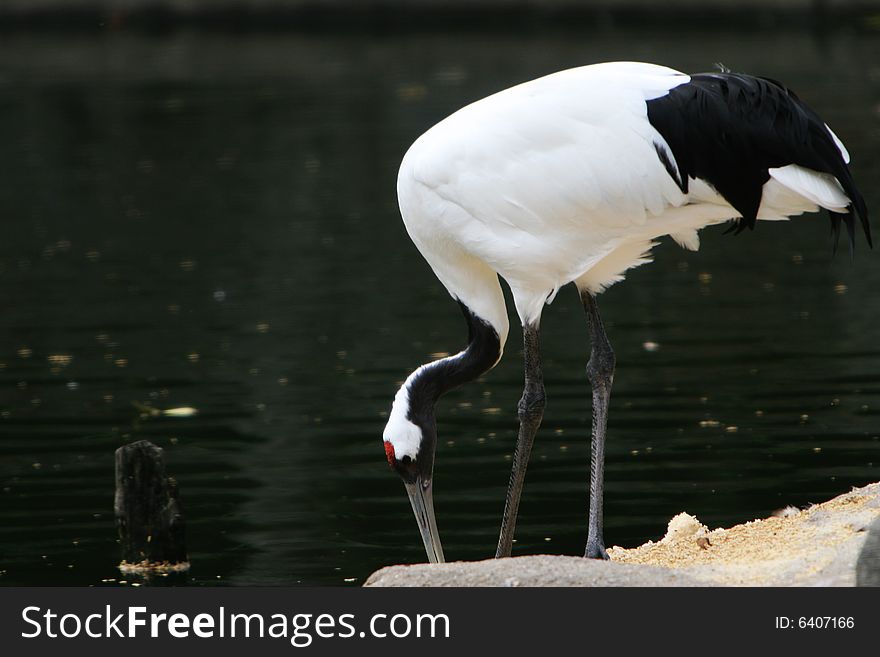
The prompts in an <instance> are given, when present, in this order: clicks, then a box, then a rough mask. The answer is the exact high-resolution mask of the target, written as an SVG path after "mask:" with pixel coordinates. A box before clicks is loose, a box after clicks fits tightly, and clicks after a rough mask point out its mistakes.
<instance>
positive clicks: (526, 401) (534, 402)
mask: <svg viewBox="0 0 880 657" xmlns="http://www.w3.org/2000/svg"><path fill="white" fill-rule="evenodd" d="M545 405H546V398H545V396H544V389H543V387H542V388H539V389H531V390H528V389H527V390H526V392H525V393H524V394H523V396H522V399H520V400H519V404H517V408H516V410H517V415H518V416H519V419H520V420H521V421H522V420H540V419H541V418H542V417H543V416H544V406H545Z"/></svg>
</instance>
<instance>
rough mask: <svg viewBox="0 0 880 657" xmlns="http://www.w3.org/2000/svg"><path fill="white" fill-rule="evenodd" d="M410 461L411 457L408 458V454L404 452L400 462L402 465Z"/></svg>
mask: <svg viewBox="0 0 880 657" xmlns="http://www.w3.org/2000/svg"><path fill="white" fill-rule="evenodd" d="M411 461H412V458H410V455H409V454H404V455H403V458H402V459H400V462H401V463H403V464H404V465H409V464H410V462H411Z"/></svg>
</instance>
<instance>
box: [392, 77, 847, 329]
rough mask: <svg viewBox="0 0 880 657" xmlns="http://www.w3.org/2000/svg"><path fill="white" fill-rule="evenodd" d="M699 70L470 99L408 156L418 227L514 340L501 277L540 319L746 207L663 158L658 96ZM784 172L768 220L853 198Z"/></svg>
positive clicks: (531, 318) (540, 83)
mask: <svg viewBox="0 0 880 657" xmlns="http://www.w3.org/2000/svg"><path fill="white" fill-rule="evenodd" d="M689 80H690V76H688V75H685V74H683V73H679V72H678V71H675V70H672V69H669V68H666V67H662V66H657V65H652V64H642V63H634V62H614V63H607V64H596V65H592V66H584V67H581V68H574V69H570V70H566V71H562V72H559V73H555V74H552V75H548V76H546V77H543V78H539V79H537V80H533V81H531V82H526V83H524V84H520V85H518V86H515V87H512V88H510V89H506V90H504V91H501V92H499V93H496V94H494V95H492V96H489V97H487V98H484V99H482V100H479V101H477V102H475V103H473V104H471V105H468V106H466V107H464V108H463V109H461V110H459V111H457V112H456V113H454V114H452V115H451V116H449V117H448V118H446V119H445V120H443V121H441V122H440V123H438V124H437V125H435V126H434V127H433V128H431V129H430V130H428V131H427V132H426V133H425V134H423V135H422V136H421V137H420V138H419V139H418V140H417V141H416V142H415V143H414V144H413V145H412V147H411V148H410V149H409V151H408V152H407V153H406V155H405V157H404V159H403V162H402V164H401V167H400V173H399V176H398V183H397V191H398V199H399V203H400V209H401V214H402V216H403V219H404V222H405V224H406V228H407V231H408V232H409V235H410V237H411V238H412V240H413V242H414V243H415V244H416V246H417V247H418V248H419V250H420V251H421V253H422V255H423V256H424V257H425V258H426V260H427V261H428V262H429V264H430V265H431V267H432V268H433V270H434V272H435V273H436V275H437V277H438V278H439V279H440V281H441V282H442V283H443V284H444V285H445V286H446V288H447V289H448V290H449V292H450V294H452V296H453V297H455V298H456V299H458V300H460V301H462V302H463V303H465V304H466V305H467V306H468V307H469V308H470V309H471V310H472V311H473V312H474V313H475V314H476V315H478V316H479V317H481V318H483V319H485V320H486V321H488V322H489V323H491V324H492V325H493V326H494V327H495V329H496V331H497V332H498V334H499V336H500V338H501V343H502V345H503V344H504V341H505V338H506V336H507V333H508V320H507V312H506V309H505V306H504V300H503V297H502V294H501V289H500V286H499V283H498V279H497V276H498V275H500V276H501V277H502V278H504V279H505V281H507V283H508V284H509V286H510V288H511V290H512V292H513V297H514V301H515V304H516V308H517V312H518V314H519V316H520V319H521V320H522V322H523V324H526V323H531V322H537V321H538V320H539V319H540V315H541V311H542V308H543V306H544V304H545V303H547V302H549V301H550V300H552V299H553V297H554V296H555V294H556V291H557V290H558V289H559V288H560V287H562V286H563V285H565V284H567V283H570V282H575V283H576V284H577V286H578V287H579V288H580V289H583V290H589V291H590V292H593V293H597V292H599V291H602V290H603V289H605V288H606V287H607V286H609V285H611V284H613V283H615V282H617V281H619V280H621V279H622V277H623V274H624V272H625V271H626V270H627V269H630V268H632V267H634V266H637V265H639V264H642V263H645V262H648V261H649V255H648V254H649V251H650V249H651V248H652V247H653V246H654V245H655V241H654V240H656V239H657V238H659V237H661V236H663V235H671V236H672V237H673V238H674V239H675V240H676V241H677V242H678V243H679V244H681V245H682V246H683V247H685V248H688V249H692V250H695V249H697V248H698V247H699V239H698V237H697V231H698V230H699V229H701V228H703V227H705V226H707V225H710V224H715V223H720V222H723V221H727V220H730V219H733V218H736V217H738V216H739V214H738V213H737V211H736V210H734V209H733V208H732V207H731V205H729V204H728V203H727V202H726V201H725V200H724V198H722V197H721V196H720V195H719V194H718V193H717V192H716V191H715V190H714V189H713V188H712V187H711V186H710V185H708V184H706V183H705V182H704V181H701V180H699V179H693V178H691V179H690V185H689V189H688V193H684V192H683V191H682V189H680V187H679V185H678V184H676V181H675V180H674V179H673V178H672V176H671V175H670V173H669V171H668V170H667V169H666V168H665V166H664V164H663V162H661V160H660V159H659V158H658V156H657V151H656V150H655V148H656V147H657V145H658V144H659V145H660V146H661V147H663V148H666V149H668V146H667V145H666V142H665V140H664V139H663V137H662V136H661V135H660V133H659V132H658V131H657V130H656V129H655V128H654V127H653V126H652V125H651V123H650V122H649V121H648V118H647V111H646V101H648V100H651V99H654V98H658V97H661V96H663V95H665V94H667V93H668V92H669V90H670V89H673V88H675V87H677V86H678V85H681V84H685V83H687V82H688V81H689ZM829 130H830V129H829ZM832 136H833V133H832ZM834 140H835V143H836V144H837V145H838V148H839V149H840V150H841V153H843V154H844V155H843V156H844V158H845V159H846V160H847V161H848V156H847V155H846V153H845V150H844V149H843V145H842V144H840V142H839V140H837V138H836V137H834ZM673 166H676V165H675V164H674V162H673ZM770 175H771V178H770V180H769V181H768V182H767V183H766V184H765V185H764V188H763V197H762V203H761V206H760V210H759V212H758V218H759V219H767V220H775V219H785V218H787V217H789V216H792V215H796V214H801V213H803V212H807V211H815V210H817V209H818V208H817V206H819V205H821V206H823V207H825V208H829V209H832V210H838V211H842V210H843V209H844V208H846V206H847V205H848V204H849V199H848V198H847V196H846V195H845V194H844V193H843V190H842V188H841V186H840V185H839V184H838V183H837V181H836V180H835V179H834V178H833V177H832V176H830V175H827V174H820V173H817V172H815V171H810V170H808V169H804V168H802V167H798V166H796V165H789V166H786V167H782V168H779V169H771V170H770Z"/></svg>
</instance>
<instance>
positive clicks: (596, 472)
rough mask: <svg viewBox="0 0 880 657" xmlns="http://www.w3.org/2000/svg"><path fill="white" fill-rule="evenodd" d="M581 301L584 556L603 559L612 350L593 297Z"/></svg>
mask: <svg viewBox="0 0 880 657" xmlns="http://www.w3.org/2000/svg"><path fill="white" fill-rule="evenodd" d="M581 301H582V302H583V304H584V310H585V311H586V313H587V322H588V324H589V327H590V361H589V362H588V363H587V378H588V379H589V380H590V385H591V386H592V388H593V436H592V444H591V450H590V518H589V521H588V525H587V549H586V551H585V552H584V556H585V557H588V558H592V559H607V558H608V553H607V552H606V551H605V541H604V540H603V538H602V493H603V491H604V488H605V427H606V425H607V422H608V402H609V400H610V399H611V383H612V381H613V380H614V363H615V360H614V350H613V349H612V348H611V343H610V342H609V341H608V336H607V335H605V327H604V326H603V325H602V318H601V317H599V307H598V306H597V305H596V297H594V296H593V295H592V294H590V293H589V292H587V291H582V292H581Z"/></svg>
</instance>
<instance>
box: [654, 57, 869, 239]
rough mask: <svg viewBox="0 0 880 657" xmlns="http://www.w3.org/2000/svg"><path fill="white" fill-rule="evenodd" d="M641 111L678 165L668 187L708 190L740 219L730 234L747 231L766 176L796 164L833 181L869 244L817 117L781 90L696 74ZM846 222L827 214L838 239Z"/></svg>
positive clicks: (856, 196)
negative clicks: (700, 183)
mask: <svg viewBox="0 0 880 657" xmlns="http://www.w3.org/2000/svg"><path fill="white" fill-rule="evenodd" d="M647 106H648V120H649V121H650V122H651V125H653V126H654V128H655V129H656V130H657V131H658V132H659V133H660V134H661V135H662V136H663V138H664V139H665V140H666V143H667V144H668V145H669V148H670V149H671V150H672V154H673V156H674V158H675V162H676V164H677V165H678V171H679V173H680V178H679V177H676V176H673V178H674V179H675V181H676V183H677V184H679V185H680V186H681V187H682V188H683V190H684V191H685V192H687V184H688V178H689V177H691V178H700V179H702V180H705V181H706V182H708V183H709V184H710V185H712V186H713V187H714V188H715V189H716V191H717V192H718V193H719V194H720V195H721V196H723V197H724V199H725V200H726V201H727V202H728V203H730V205H731V206H733V207H734V208H735V209H736V210H737V212H739V213H740V215H742V220H741V221H740V222H739V224H738V225H737V226H736V229H735V232H736V233H739V232H741V231H742V230H744V229H745V228H746V227H749V228H754V227H755V222H756V220H757V214H758V208H759V207H760V205H761V193H762V188H763V186H764V183H766V182H767V181H768V180H769V179H770V174H769V173H768V171H767V170H768V169H771V168H775V167H784V166H787V165H789V164H797V165H799V166H802V167H805V168H807V169H812V170H814V171H819V172H822V173H828V174H831V175H832V176H834V177H835V178H837V180H838V182H840V185H841V186H842V187H843V190H844V192H845V193H846V195H847V196H848V197H849V199H850V207H849V209H850V212H851V213H852V212H854V213H855V214H857V215H858V217H859V219H860V221H861V224H862V228H863V229H864V231H865V237H866V239H867V241H868V244H869V245H870V244H871V229H870V226H869V224H868V210H867V207H866V206H865V200H864V198H863V197H862V195H861V193H859V190H858V189H857V188H856V185H855V181H854V180H853V178H852V175H851V174H850V172H849V167H847V165H846V162H845V161H844V159H843V155H842V154H841V152H840V149H838V147H837V144H835V142H834V139H833V138H832V136H831V133H830V131H829V130H828V128H827V127H826V126H825V122H824V121H822V119H821V118H819V115H818V114H816V112H814V111H813V110H812V109H810V108H809V107H808V106H807V105H806V104H804V103H803V102H802V101H801V100H800V99H799V98H798V97H797V95H795V93H794V92H792V91H791V90H790V89H788V88H787V87H785V86H784V85H782V84H780V83H779V82H776V81H775V80H771V79H769V78H759V77H753V76H750V75H742V74H739V73H730V72H727V71H724V72H721V73H701V74H698V75H693V76H691V80H690V82H688V83H687V84H683V85H680V86H678V87H675V88H674V89H672V90H671V91H670V92H669V93H668V94H667V95H665V96H662V97H660V98H655V99H653V100H649V101H647ZM657 151H658V154H661V149H660V148H659V147H658V148H657ZM662 159H663V158H662V155H661V160H662ZM663 164H664V166H665V167H666V168H667V170H669V171H670V175H672V167H671V166H670V165H669V163H668V162H663ZM845 217H848V218H849V220H848V221H846V220H845V219H844V218H845ZM852 219H853V218H852V215H851V214H847V215H842V214H838V213H832V214H831V221H832V225H834V224H835V222H837V223H836V225H837V231H838V232H839V228H840V226H839V222H840V221H841V220H843V221H844V223H847V224H848V225H847V228H848V229H849V228H850V226H851V225H852ZM851 239H852V236H851Z"/></svg>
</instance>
